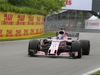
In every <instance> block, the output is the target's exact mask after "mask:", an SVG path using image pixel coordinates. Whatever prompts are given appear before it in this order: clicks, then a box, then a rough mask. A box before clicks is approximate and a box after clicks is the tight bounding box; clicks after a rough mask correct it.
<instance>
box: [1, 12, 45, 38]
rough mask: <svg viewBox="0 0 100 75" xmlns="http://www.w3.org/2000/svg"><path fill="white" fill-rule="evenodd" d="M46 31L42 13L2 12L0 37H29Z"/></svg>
mask: <svg viewBox="0 0 100 75" xmlns="http://www.w3.org/2000/svg"><path fill="white" fill-rule="evenodd" d="M43 33H44V17H43V16H41V15H27V14H16V13H13V12H7V13H4V12H0V39H12V38H29V37H33V36H37V35H40V34H43Z"/></svg>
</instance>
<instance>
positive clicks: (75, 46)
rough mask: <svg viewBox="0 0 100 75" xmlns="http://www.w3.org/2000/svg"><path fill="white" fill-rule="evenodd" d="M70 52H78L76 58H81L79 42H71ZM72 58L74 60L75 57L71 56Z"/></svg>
mask: <svg viewBox="0 0 100 75" xmlns="http://www.w3.org/2000/svg"><path fill="white" fill-rule="evenodd" d="M72 52H78V56H77V58H81V57H82V49H81V44H80V42H79V41H74V42H72ZM73 58H76V57H75V55H74V56H73Z"/></svg>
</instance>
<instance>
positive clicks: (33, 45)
mask: <svg viewBox="0 0 100 75" xmlns="http://www.w3.org/2000/svg"><path fill="white" fill-rule="evenodd" d="M39 45H40V43H39V41H38V40H34V39H32V40H30V41H29V46H28V55H29V56H34V55H35V54H36V53H37V51H38V50H40V47H39Z"/></svg>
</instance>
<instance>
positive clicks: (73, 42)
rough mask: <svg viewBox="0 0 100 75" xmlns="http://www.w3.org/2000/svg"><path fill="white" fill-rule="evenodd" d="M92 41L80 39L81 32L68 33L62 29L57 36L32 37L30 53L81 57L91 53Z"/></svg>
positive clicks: (29, 47) (33, 54)
mask: <svg viewBox="0 0 100 75" xmlns="http://www.w3.org/2000/svg"><path fill="white" fill-rule="evenodd" d="M89 53H90V41H89V40H79V33H66V32H65V30H64V29H61V30H60V31H59V32H57V33H56V36H55V37H48V38H47V39H39V40H36V39H32V40H30V41H29V46H28V55H29V56H36V55H47V56H69V57H71V58H81V57H82V55H89Z"/></svg>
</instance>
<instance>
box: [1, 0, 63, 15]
mask: <svg viewBox="0 0 100 75" xmlns="http://www.w3.org/2000/svg"><path fill="white" fill-rule="evenodd" d="M7 2H8V3H7ZM64 2H65V0H0V8H1V9H0V10H1V11H5V12H6V11H11V12H17V13H28V14H42V15H47V14H48V13H49V11H50V10H51V12H53V11H58V10H60V9H61V7H62V6H63V5H64ZM2 4H3V5H2Z"/></svg>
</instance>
